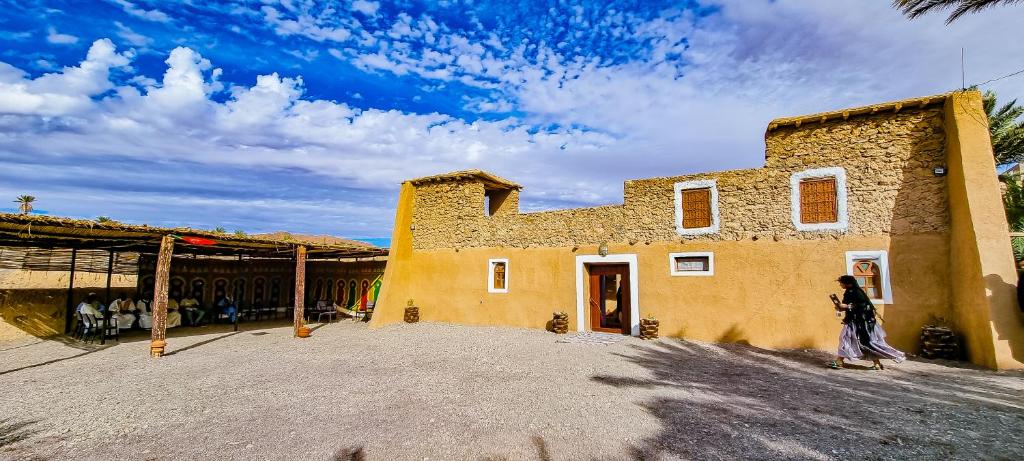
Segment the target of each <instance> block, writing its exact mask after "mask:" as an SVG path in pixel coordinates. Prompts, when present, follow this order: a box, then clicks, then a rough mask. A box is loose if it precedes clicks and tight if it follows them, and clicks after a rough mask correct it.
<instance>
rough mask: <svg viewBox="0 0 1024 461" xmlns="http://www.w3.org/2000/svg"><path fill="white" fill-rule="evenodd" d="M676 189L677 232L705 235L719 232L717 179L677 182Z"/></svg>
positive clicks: (680, 233)
mask: <svg viewBox="0 0 1024 461" xmlns="http://www.w3.org/2000/svg"><path fill="white" fill-rule="evenodd" d="M674 190H675V209H676V232H678V233H679V235H705V234H714V233H717V232H718V230H719V222H718V183H717V181H716V180H714V179H703V180H698V181H683V182H677V183H676V184H675V188H674Z"/></svg>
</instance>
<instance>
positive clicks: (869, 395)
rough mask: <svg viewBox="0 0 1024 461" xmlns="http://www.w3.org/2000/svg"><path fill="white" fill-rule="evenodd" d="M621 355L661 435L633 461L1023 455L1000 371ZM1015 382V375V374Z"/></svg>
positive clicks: (670, 343) (776, 355)
mask: <svg viewBox="0 0 1024 461" xmlns="http://www.w3.org/2000/svg"><path fill="white" fill-rule="evenodd" d="M633 347H634V349H633V350H632V351H631V352H630V353H627V354H622V356H623V357H624V358H626V359H627V360H629V361H632V362H634V363H636V364H638V365H640V366H642V367H644V368H645V369H647V370H648V371H649V372H650V377H649V378H644V379H637V378H624V377H618V376H614V375H597V376H593V377H592V379H593V380H595V381H597V382H600V383H604V384H607V385H609V386H614V387H619V388H633V389H642V390H645V391H647V392H648V393H647V394H646V395H649V396H650V395H653V397H652V398H649V399H646V400H645V401H644V402H643V404H642V406H643V407H644V408H645V409H646V410H647V411H648V412H650V414H652V415H654V416H655V417H657V418H658V419H659V420H660V421H661V423H662V430H661V431H660V432H658V434H657V435H656V436H654V437H650V438H648V439H646V440H644V441H643V442H642V444H639V445H638V446H635V447H633V449H632V453H630V456H631V457H633V458H636V459H659V458H662V457H664V456H666V455H667V456H673V457H683V458H691V459H749V458H751V457H754V458H757V459H908V458H914V459H951V458H956V459H979V458H984V459H1024V444H1022V443H1020V437H1021V434H1022V433H1024V395H1022V392H1021V388H1020V387H1007V386H1006V385H1005V381H1004V383H1003V384H1000V383H999V381H998V380H994V379H992V378H993V376H999V374H996V373H993V372H987V371H979V370H969V369H960V368H950V367H945V366H941V365H937V364H934V363H927V362H908V363H905V364H901V365H898V366H896V367H892V366H890V367H889V368H887V369H886V370H885V371H881V372H879V371H871V370H868V369H867V368H866V367H860V366H858V367H851V368H848V369H844V370H829V369H826V368H825V367H824V364H825V363H826V362H827V361H828V360H829V359H830V357H829V356H827V355H825V354H824V353H821V352H811V351H785V352H778V351H769V350H763V349H758V348H755V347H752V346H749V345H741V344H727V345H708V344H698V343H691V342H686V341H680V340H661V341H659V342H656V343H653V344H645V345H643V346H633ZM1022 376H1024V375H1022Z"/></svg>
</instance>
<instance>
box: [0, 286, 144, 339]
mask: <svg viewBox="0 0 1024 461" xmlns="http://www.w3.org/2000/svg"><path fill="white" fill-rule="evenodd" d="M105 291H106V287H85V288H75V291H74V296H73V298H72V300H73V302H74V304H75V305H78V303H80V302H81V301H82V300H83V299H85V297H86V296H87V295H88V294H89V293H91V292H94V293H97V294H99V295H100V296H101V297H102V296H103V295H104V293H105ZM122 292H123V293H128V294H129V296H131V295H133V294H135V289H133V288H124V287H119V288H113V289H112V293H113V295H115V296H116V295H117V294H118V293H122ZM67 294H68V290H67V288H26V289H16V288H13V289H12V288H7V289H0V321H3V322H7V323H8V324H10V325H12V326H14V327H16V328H18V329H19V330H22V331H24V332H26V333H28V334H31V335H33V336H39V337H46V336H53V335H59V334H63V333H64V322H65V312H66V309H67Z"/></svg>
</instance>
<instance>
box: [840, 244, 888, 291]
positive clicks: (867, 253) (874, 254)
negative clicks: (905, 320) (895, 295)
mask: <svg viewBox="0 0 1024 461" xmlns="http://www.w3.org/2000/svg"><path fill="white" fill-rule="evenodd" d="M858 259H873V260H875V261H876V262H877V263H878V272H879V273H880V274H881V278H882V299H872V300H871V302H872V303H874V304H892V283H890V282H889V252H888V251H885V250H863V251H847V252H846V273H847V275H853V262H854V261H855V260H858Z"/></svg>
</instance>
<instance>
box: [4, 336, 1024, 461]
mask: <svg viewBox="0 0 1024 461" xmlns="http://www.w3.org/2000/svg"><path fill="white" fill-rule="evenodd" d="M279 325H280V324H279ZM172 333H173V335H175V336H177V337H172V338H171V340H170V345H171V352H172V353H171V354H169V355H168V356H166V357H164V358H162V359H159V360H152V359H149V358H147V356H146V354H147V348H148V341H147V338H145V337H144V336H142V335H137V336H136V337H135V338H130V339H125V340H123V341H122V342H121V343H120V344H117V345H114V346H108V347H102V348H101V347H96V346H89V347H83V346H80V345H78V344H76V343H74V342H66V343H65V342H59V341H39V340H33V341H30V340H26V341H23V342H22V343H3V344H0V389H3V392H2V393H0V459H138V460H149V459H282V460H283V459H313V460H317V459H321V460H327V459H334V455H335V454H336V453H337V452H338V451H339V450H344V449H353V450H354V449H356V448H361V449H362V452H363V453H364V454H365V456H366V459H371V460H374V459H384V460H389V459H445V460H447V459H511V460H519V459H543V460H546V459H1007V460H1009V459H1013V460H1019V459H1024V375H1022V374H1020V373H994V372H989V371H984V370H976V369H971V368H967V367H964V366H963V365H962V364H959V365H958V364H951V363H934V362H924V361H914V362H907V363H904V364H901V365H895V366H891V367H889V368H887V369H886V370H885V371H882V372H876V371H870V370H866V369H863V368H858V369H846V370H840V371H835V370H828V369H826V368H824V367H823V364H824V362H825V361H826V360H827V356H826V355H825V354H823V353H820V352H807V351H787V352H773V351H766V350H761V349H757V348H753V347H749V346H743V345H711V344H703V343H696V342H686V341H679V340H672V339H662V340H659V341H655V342H642V341H640V340H638V339H635V338H626V339H625V340H623V341H621V342H619V343H616V344H612V345H594V344H564V343H557V342H556V339H557V338H558V337H557V336H556V335H554V334H552V333H547V332H544V331H535V330H521V329H511V328H479V327H461V326H452V325H441V324H429V323H424V324H416V325H396V326H391V327H386V328H381V329H369V328H367V327H366V325H364V324H359V323H351V322H347V321H343V322H340V323H334V324H330V325H326V326H323V327H320V328H317V329H316V330H315V331H314V333H313V336H312V337H311V338H308V339H305V340H299V339H292V338H291V337H290V335H291V329H290V328H289V327H287V326H283V325H282V326H268V325H265V324H264V325H260V324H252V325H249V326H248V327H247V329H246V330H245V331H240V332H238V333H232V332H230V331H229V330H225V329H220V328H217V327H208V328H201V329H191V330H189V329H177V330H172ZM181 335H186V336H181Z"/></svg>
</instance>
